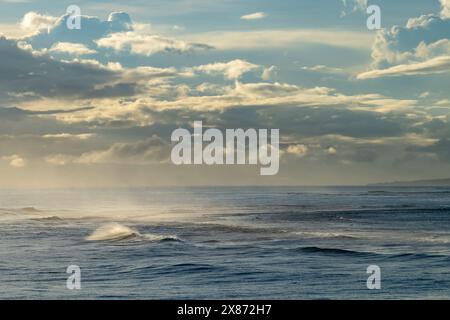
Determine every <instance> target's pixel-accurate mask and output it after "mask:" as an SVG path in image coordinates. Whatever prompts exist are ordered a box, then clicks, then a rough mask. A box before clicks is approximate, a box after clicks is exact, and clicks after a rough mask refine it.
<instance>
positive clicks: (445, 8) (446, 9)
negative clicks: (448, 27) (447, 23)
mask: <svg viewBox="0 0 450 320" xmlns="http://www.w3.org/2000/svg"><path fill="white" fill-rule="evenodd" d="M439 1H440V2H441V6H442V11H441V16H442V17H443V18H450V0H439Z"/></svg>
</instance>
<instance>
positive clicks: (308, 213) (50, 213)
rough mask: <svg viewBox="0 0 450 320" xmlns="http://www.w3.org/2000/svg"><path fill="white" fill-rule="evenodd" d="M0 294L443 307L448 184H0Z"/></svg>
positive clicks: (449, 264) (449, 267)
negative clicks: (71, 285)
mask: <svg viewBox="0 0 450 320" xmlns="http://www.w3.org/2000/svg"><path fill="white" fill-rule="evenodd" d="M74 265H75V266H79V268H80V270H81V281H80V283H81V289H80V290H69V289H68V288H67V286H66V280H67V278H68V277H69V276H70V274H67V273H66V270H67V268H68V267H69V266H74ZM372 265H375V266H379V268H380V270H381V289H380V290H369V289H368V287H367V278H368V277H369V276H370V274H367V272H366V271H367V268H368V266H372ZM0 298H3V299H5V298H6V299H13V298H18V299H57V298H61V299H80V298H87V299H108V298H112V299H116V298H117V299H133V298H139V299H241V298H242V299H406V298H413V299H415V298H428V299H437V298H450V188H431V187H430V188H394V187H391V188H387V187H386V188H384V187H329V188H325V187H324V188H303V187H302V188H300V187H277V188H271V187H253V188H250V187H228V188H226V187H216V188H213V187H208V188H136V189H53V190H31V189H30V190H5V189H3V190H0Z"/></svg>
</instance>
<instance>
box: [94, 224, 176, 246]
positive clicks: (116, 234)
mask: <svg viewBox="0 0 450 320" xmlns="http://www.w3.org/2000/svg"><path fill="white" fill-rule="evenodd" d="M86 240H88V241H123V240H138V241H139V240H140V241H154V242H163V241H164V242H165V241H180V239H178V237H177V236H167V235H157V234H141V233H139V231H137V230H135V229H132V228H130V227H127V226H124V225H121V224H119V223H108V224H106V225H104V226H101V227H99V228H98V229H97V230H95V231H94V232H93V233H92V234H91V235H89V236H88V237H86Z"/></svg>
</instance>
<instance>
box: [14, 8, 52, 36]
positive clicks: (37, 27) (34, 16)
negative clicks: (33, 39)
mask: <svg viewBox="0 0 450 320" xmlns="http://www.w3.org/2000/svg"><path fill="white" fill-rule="evenodd" d="M56 21H58V18H56V17H52V16H49V15H44V14H40V13H37V12H33V11H31V12H28V13H26V14H25V15H24V17H23V18H22V20H21V22H20V26H21V27H22V28H23V29H25V30H33V31H35V32H40V31H41V30H42V29H46V30H48V29H50V28H51V27H53V26H54V24H55V23H56Z"/></svg>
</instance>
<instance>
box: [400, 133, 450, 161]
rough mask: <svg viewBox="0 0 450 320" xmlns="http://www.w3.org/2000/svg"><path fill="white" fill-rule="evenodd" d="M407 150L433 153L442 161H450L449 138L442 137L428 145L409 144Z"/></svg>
mask: <svg viewBox="0 0 450 320" xmlns="http://www.w3.org/2000/svg"><path fill="white" fill-rule="evenodd" d="M407 150H408V151H409V152H419V153H433V154H436V155H437V156H438V157H439V159H441V160H442V161H450V140H449V139H448V138H443V139H440V140H439V141H437V142H436V143H434V144H432V145H429V146H410V147H409V148H408V149H407Z"/></svg>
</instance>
